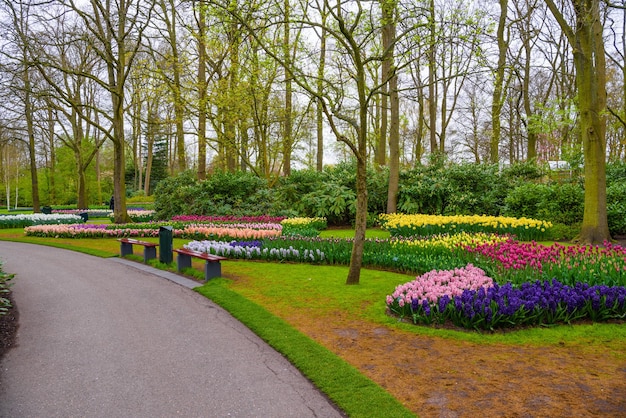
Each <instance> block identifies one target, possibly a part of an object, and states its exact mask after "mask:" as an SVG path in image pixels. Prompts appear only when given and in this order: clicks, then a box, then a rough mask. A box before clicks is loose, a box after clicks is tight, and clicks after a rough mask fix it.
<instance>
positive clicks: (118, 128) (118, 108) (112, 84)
mask: <svg viewBox="0 0 626 418" xmlns="http://www.w3.org/2000/svg"><path fill="white" fill-rule="evenodd" d="M58 1H59V2H60V3H61V4H63V5H64V6H65V7H67V9H68V11H71V12H73V13H75V14H76V15H77V17H78V18H79V19H80V20H81V21H82V22H83V24H84V26H85V28H86V30H87V32H88V34H89V36H88V38H87V39H89V40H90V42H91V44H90V46H91V47H92V48H93V50H94V51H95V53H96V54H97V55H98V56H99V57H100V59H101V60H102V65H103V66H104V68H105V73H104V74H103V76H102V77H97V78H96V81H97V82H98V83H99V84H100V86H101V87H102V88H104V89H105V91H106V92H107V94H108V95H109V99H110V104H111V108H110V109H111V110H110V114H109V113H105V112H101V114H102V115H103V116H104V117H106V119H107V120H108V122H109V123H110V127H108V126H107V127H105V126H99V128H100V130H101V131H102V132H103V133H104V134H105V135H106V136H107V137H108V138H109V139H110V140H111V141H112V142H113V170H114V173H113V189H114V192H113V196H114V201H115V205H114V220H115V222H116V223H126V222H129V221H130V217H129V216H128V213H127V211H126V183H125V180H126V176H125V173H126V139H125V130H124V116H125V115H124V105H125V98H126V88H127V80H128V77H129V74H130V72H131V69H132V66H133V64H134V61H135V58H136V56H137V53H138V51H139V50H140V49H141V47H142V40H143V36H144V32H145V30H146V28H147V26H148V22H149V21H150V17H151V14H152V10H153V8H154V2H153V1H152V0H149V1H146V0H118V1H115V2H111V1H106V2H100V1H97V0H90V2H89V5H86V4H85V3H83V2H79V1H77V0H58ZM78 36H82V34H78ZM109 128H110V129H109Z"/></svg>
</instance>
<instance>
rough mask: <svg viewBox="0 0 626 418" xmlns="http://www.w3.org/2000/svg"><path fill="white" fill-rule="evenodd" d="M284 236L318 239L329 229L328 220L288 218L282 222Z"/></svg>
mask: <svg viewBox="0 0 626 418" xmlns="http://www.w3.org/2000/svg"><path fill="white" fill-rule="evenodd" d="M281 225H282V226H283V235H286V236H303V237H316V236H318V235H319V233H320V231H322V230H324V229H326V228H327V227H328V225H327V222H326V218H319V217H318V218H288V219H284V220H283V221H282V222H281Z"/></svg>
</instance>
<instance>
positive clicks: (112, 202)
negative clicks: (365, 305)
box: [109, 196, 115, 210]
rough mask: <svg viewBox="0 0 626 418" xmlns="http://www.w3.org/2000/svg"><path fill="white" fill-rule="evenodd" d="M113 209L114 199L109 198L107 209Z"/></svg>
mask: <svg viewBox="0 0 626 418" xmlns="http://www.w3.org/2000/svg"><path fill="white" fill-rule="evenodd" d="M114 207H115V199H113V196H111V200H109V209H111V210H113V208H114Z"/></svg>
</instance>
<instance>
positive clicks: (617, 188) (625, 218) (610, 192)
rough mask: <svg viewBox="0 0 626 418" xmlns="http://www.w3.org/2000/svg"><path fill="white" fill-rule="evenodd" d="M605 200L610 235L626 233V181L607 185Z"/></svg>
mask: <svg viewBox="0 0 626 418" xmlns="http://www.w3.org/2000/svg"><path fill="white" fill-rule="evenodd" d="M606 200H607V208H606V211H607V218H608V222H609V231H611V235H613V236H615V235H626V181H624V182H619V183H618V182H615V183H613V184H611V185H610V186H608V187H607V189H606Z"/></svg>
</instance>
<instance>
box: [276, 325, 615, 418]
mask: <svg viewBox="0 0 626 418" xmlns="http://www.w3.org/2000/svg"><path fill="white" fill-rule="evenodd" d="M288 321H289V322H290V323H291V324H292V325H293V326H294V327H296V328H298V329H299V330H301V331H302V332H304V333H306V334H307V335H309V336H310V337H311V338H313V339H315V340H316V341H318V342H319V343H321V344H323V345H324V346H325V347H327V348H328V349H330V350H332V351H333V352H335V353H336V354H337V355H339V356H340V357H342V358H343V359H345V360H346V361H348V362H349V363H350V364H352V365H353V366H355V367H357V368H358V369H359V370H360V371H361V372H362V373H364V374H365V375H367V376H368V377H369V378H371V379H372V380H373V381H375V382H376V383H378V384H379V385H381V386H382V387H384V388H385V389H386V390H388V391H389V392H390V393H391V394H392V395H394V396H395V397H396V398H397V399H398V400H400V401H401V402H402V403H403V404H404V405H406V406H407V407H408V408H409V409H411V410H412V411H413V412H415V414H416V415H419V416H421V417H477V416H482V417H624V416H626V397H625V396H624V395H625V394H626V356H625V352H626V347H625V348H624V350H622V351H621V353H607V352H606V351H604V352H598V353H596V352H593V351H592V350H589V349H588V347H586V346H584V345H582V346H581V345H575V344H571V343H569V344H567V343H563V344H561V345H560V346H558V347H556V346H548V347H535V346H523V345H515V346H511V345H493V344H491V345H483V344H474V343H471V342H466V341H458V340H450V339H444V338H437V337H429V336H423V335H416V334H413V333H409V332H406V331H402V330H397V329H393V328H386V327H380V326H376V325H374V324H371V323H368V322H366V321H359V320H358V319H357V320H355V319H348V318H344V317H342V315H341V313H335V315H333V316H332V317H327V318H323V320H320V318H317V319H315V318H311V317H310V316H307V315H302V316H298V317H297V318H296V317H291V318H288ZM612 354H615V355H612Z"/></svg>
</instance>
